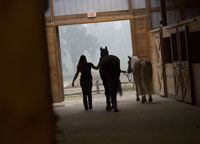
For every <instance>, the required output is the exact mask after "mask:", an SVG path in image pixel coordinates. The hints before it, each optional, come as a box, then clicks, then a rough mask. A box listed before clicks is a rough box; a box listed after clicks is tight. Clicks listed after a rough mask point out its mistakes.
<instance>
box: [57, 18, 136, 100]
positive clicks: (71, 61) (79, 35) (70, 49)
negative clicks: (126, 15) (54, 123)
mask: <svg viewBox="0 0 200 144" xmlns="http://www.w3.org/2000/svg"><path fill="white" fill-rule="evenodd" d="M58 32H59V34H58V36H59V46H60V57H61V63H62V76H63V87H64V96H65V97H71V96H73V97H75V96H81V95H82V91H81V88H80V82H79V78H77V80H76V81H75V87H72V84H71V82H72V79H73V77H74V74H75V73H76V67H77V63H78V60H79V58H80V56H81V55H85V56H86V57H87V61H88V62H91V63H93V64H94V65H97V64H98V62H99V58H100V47H101V46H102V47H105V46H107V47H108V50H109V54H111V55H116V56H117V57H119V59H120V66H121V69H122V70H127V66H128V65H127V61H128V58H127V56H128V55H129V56H130V55H132V54H133V51H132V41H131V30H130V22H129V20H123V21H112V22H100V23H89V24H77V25H65V26H58ZM92 76H93V88H92V91H93V93H100V92H102V91H103V90H104V88H103V85H102V82H101V78H100V76H99V71H96V70H92ZM120 79H121V82H122V88H123V89H124V90H129V89H133V85H132V83H131V82H129V81H128V79H127V77H126V76H125V75H123V74H121V76H120Z"/></svg>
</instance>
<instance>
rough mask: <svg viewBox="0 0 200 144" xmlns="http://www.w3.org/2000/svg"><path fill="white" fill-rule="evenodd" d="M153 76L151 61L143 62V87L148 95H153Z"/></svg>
mask: <svg viewBox="0 0 200 144" xmlns="http://www.w3.org/2000/svg"><path fill="white" fill-rule="evenodd" d="M152 75H153V73H152V64H151V63H150V62H149V61H144V62H142V86H143V88H144V89H145V92H146V94H150V93H151V84H152Z"/></svg>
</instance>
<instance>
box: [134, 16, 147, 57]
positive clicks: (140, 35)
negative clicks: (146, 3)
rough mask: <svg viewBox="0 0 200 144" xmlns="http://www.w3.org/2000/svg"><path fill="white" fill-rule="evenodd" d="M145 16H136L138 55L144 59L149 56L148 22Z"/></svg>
mask: <svg viewBox="0 0 200 144" xmlns="http://www.w3.org/2000/svg"><path fill="white" fill-rule="evenodd" d="M145 18H146V17H141V18H134V27H135V35H134V37H135V41H136V51H137V53H136V55H137V56H138V57H139V58H142V59H148V56H147V49H146V47H147V41H146V24H145Z"/></svg>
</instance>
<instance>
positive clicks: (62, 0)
mask: <svg viewBox="0 0 200 144" xmlns="http://www.w3.org/2000/svg"><path fill="white" fill-rule="evenodd" d="M137 1H138V2H139V7H142V5H144V4H143V2H142V1H145V0H137ZM53 9H54V15H55V16H59V15H73V14H82V13H87V12H90V11H95V12H107V11H118V10H128V0H53Z"/></svg>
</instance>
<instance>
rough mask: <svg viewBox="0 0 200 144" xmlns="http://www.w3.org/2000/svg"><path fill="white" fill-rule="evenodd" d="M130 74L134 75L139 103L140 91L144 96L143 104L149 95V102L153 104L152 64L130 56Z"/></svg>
mask: <svg viewBox="0 0 200 144" xmlns="http://www.w3.org/2000/svg"><path fill="white" fill-rule="evenodd" d="M128 58H129V61H128V70H127V71H128V73H131V72H132V73H133V77H134V81H135V85H136V95H137V99H136V100H137V101H140V98H139V90H140V94H141V95H142V101H141V102H142V103H145V102H146V94H149V102H152V101H153V99H152V96H151V84H152V64H151V62H149V61H147V60H140V59H139V58H138V57H136V56H132V57H130V56H128Z"/></svg>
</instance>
